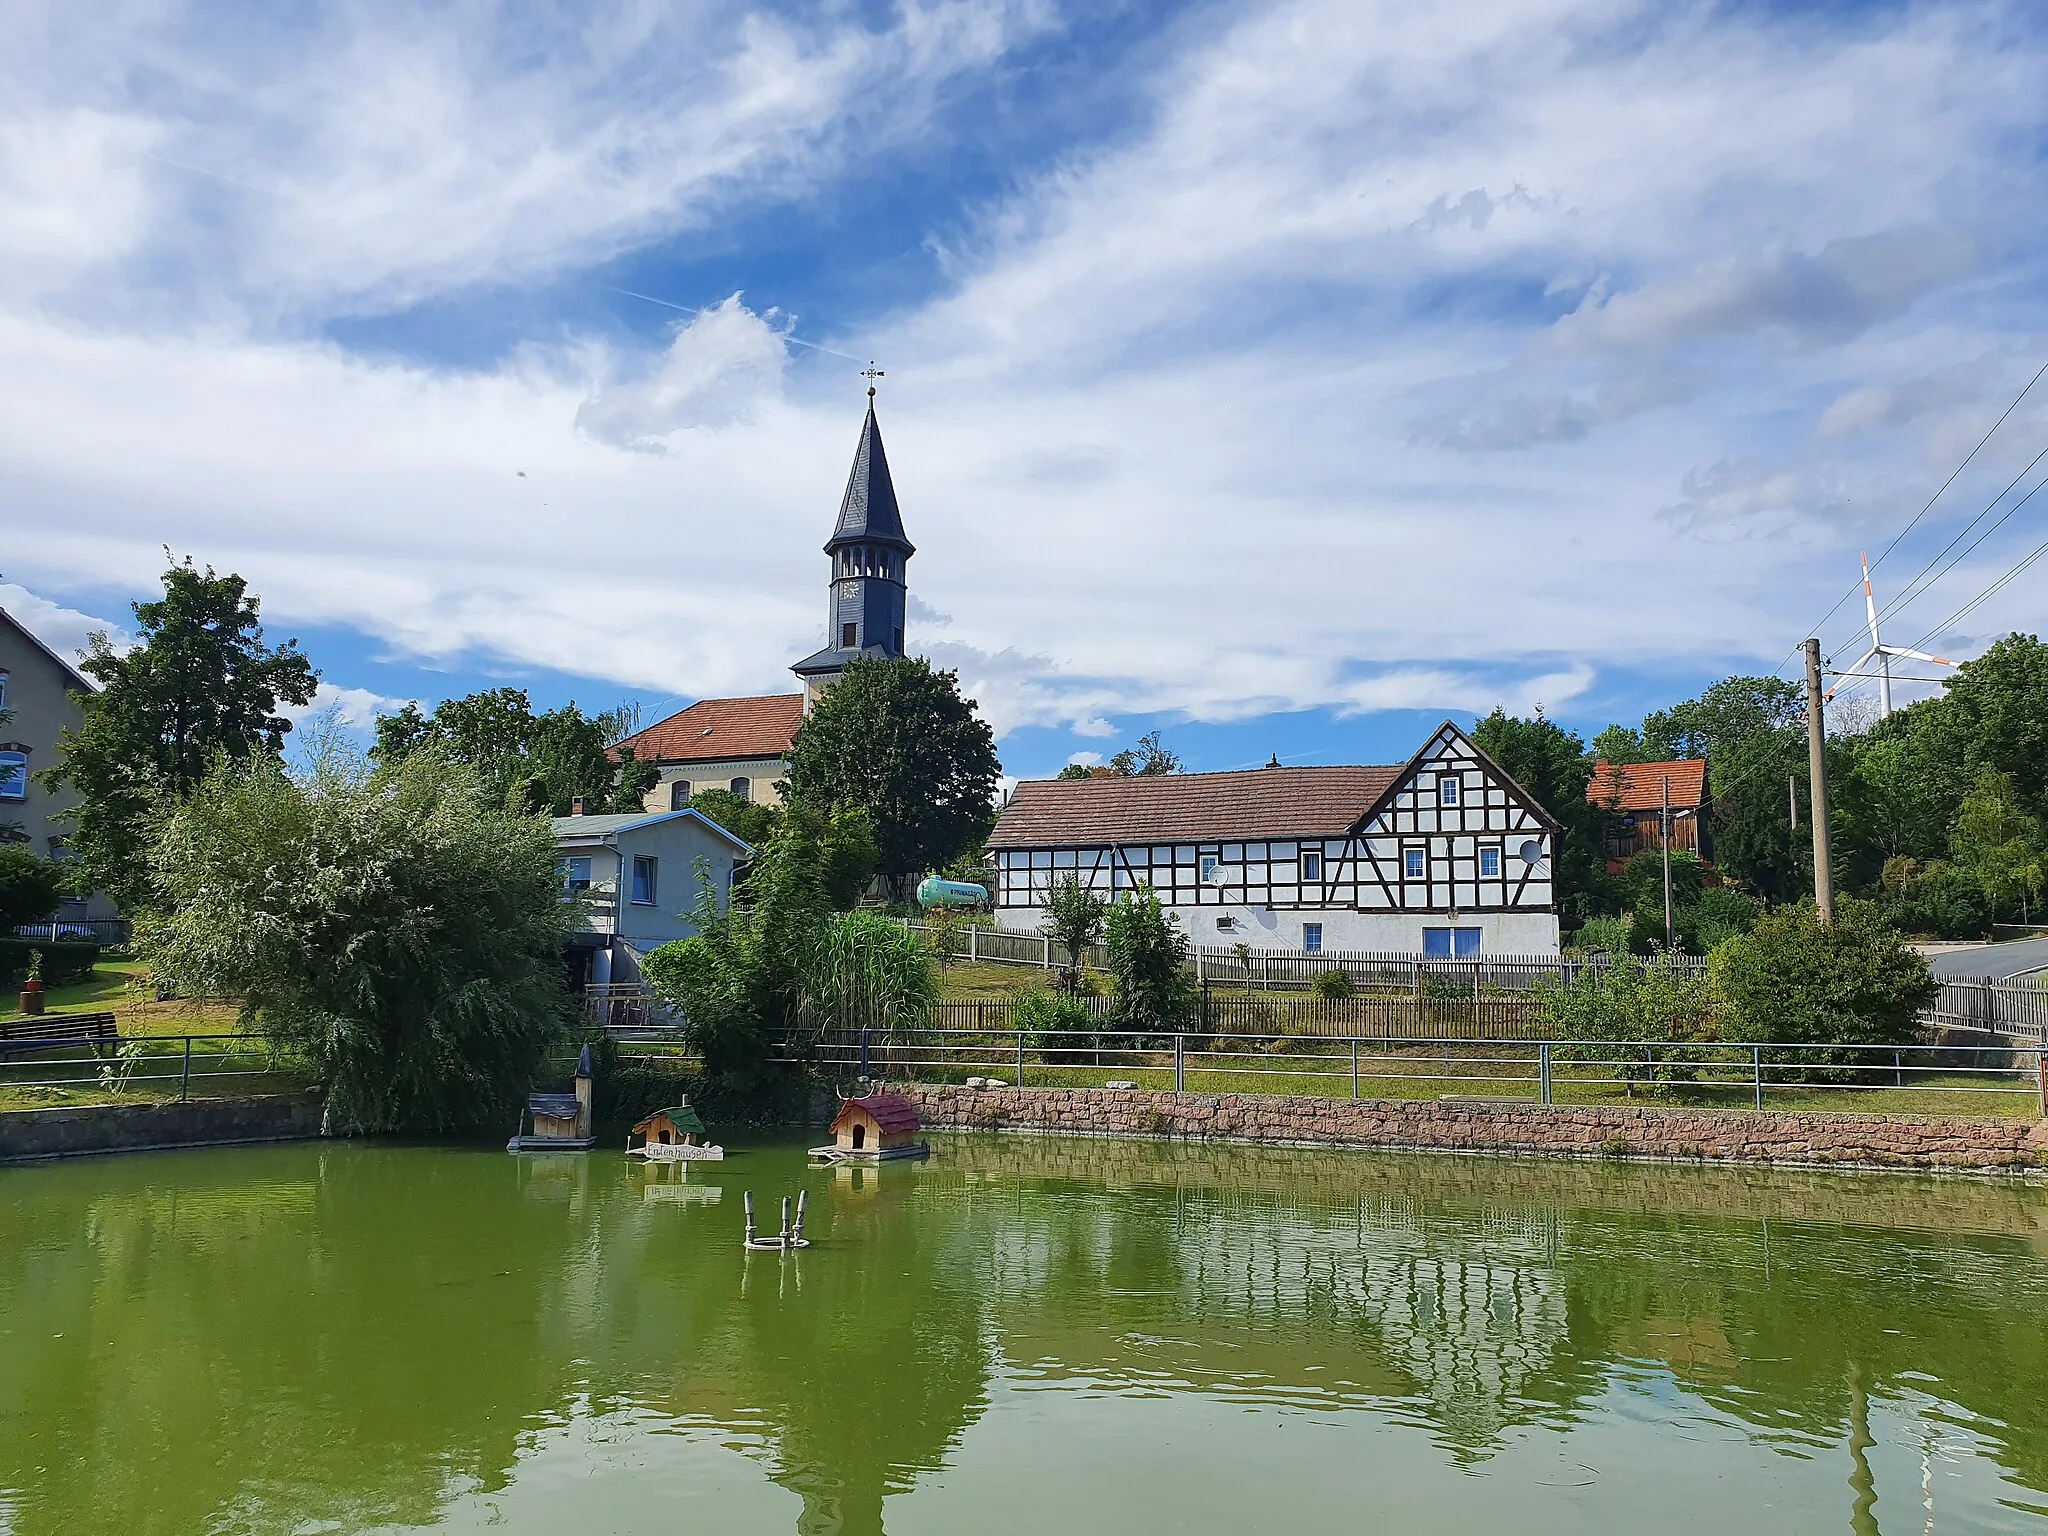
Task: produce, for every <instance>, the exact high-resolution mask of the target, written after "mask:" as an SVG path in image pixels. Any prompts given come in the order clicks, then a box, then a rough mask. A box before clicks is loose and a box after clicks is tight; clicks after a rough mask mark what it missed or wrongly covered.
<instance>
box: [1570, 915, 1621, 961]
mask: <svg viewBox="0 0 2048 1536" xmlns="http://www.w3.org/2000/svg"><path fill="white" fill-rule="evenodd" d="M1578 938H1579V948H1581V949H1584V950H1588V951H1591V952H1593V953H1605V954H1610V955H1620V954H1626V953H1627V952H1628V947H1629V920H1628V919H1627V918H1625V917H1589V918H1587V919H1586V921H1585V923H1584V924H1583V925H1582V926H1581V927H1580V929H1579V935H1578Z"/></svg>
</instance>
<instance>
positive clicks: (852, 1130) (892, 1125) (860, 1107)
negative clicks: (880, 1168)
mask: <svg viewBox="0 0 2048 1536" xmlns="http://www.w3.org/2000/svg"><path fill="white" fill-rule="evenodd" d="M919 1129H920V1127H919V1124H918V1118H917V1106H916V1105H914V1104H912V1103H911V1102H910V1100H908V1099H906V1098H905V1097H903V1095H902V1094H900V1093H871V1094H869V1095H867V1096H866V1097H865V1098H859V1099H843V1100H841V1101H840V1105H839V1113H838V1114H837V1115H836V1116H835V1117H834V1118H833V1121H832V1145H831V1146H829V1147H819V1148H817V1149H815V1151H814V1152H813V1154H812V1155H813V1156H815V1157H817V1158H819V1159H820V1160H822V1161H826V1162H850V1163H883V1162H892V1161H894V1160H896V1159H898V1158H909V1157H929V1156H930V1155H931V1150H932V1149H931V1148H930V1147H929V1146H927V1145H925V1143H924V1142H922V1141H919V1140H918V1139H917V1133H918V1130H919Z"/></svg>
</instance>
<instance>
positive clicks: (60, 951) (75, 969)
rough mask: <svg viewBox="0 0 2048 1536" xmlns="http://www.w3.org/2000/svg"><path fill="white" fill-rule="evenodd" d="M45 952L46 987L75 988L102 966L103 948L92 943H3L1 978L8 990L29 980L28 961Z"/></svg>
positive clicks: (0, 949)
mask: <svg viewBox="0 0 2048 1536" xmlns="http://www.w3.org/2000/svg"><path fill="white" fill-rule="evenodd" d="M37 950H40V951H42V956H43V985H44V986H46V987H69V986H76V985H77V984H78V983H79V982H81V981H85V980H87V979H88V978H90V977H91V975H92V968H93V967H94V966H95V965H97V964H98V963H99V958H100V947H99V945H98V944H97V943H95V942H94V941H92V940H90V939H56V940H51V939H16V938H5V939H0V978H4V980H5V983H6V985H7V986H9V987H13V986H18V985H19V984H20V983H21V982H22V981H24V980H25V979H27V976H28V957H29V956H30V954H32V953H34V952H35V951H37Z"/></svg>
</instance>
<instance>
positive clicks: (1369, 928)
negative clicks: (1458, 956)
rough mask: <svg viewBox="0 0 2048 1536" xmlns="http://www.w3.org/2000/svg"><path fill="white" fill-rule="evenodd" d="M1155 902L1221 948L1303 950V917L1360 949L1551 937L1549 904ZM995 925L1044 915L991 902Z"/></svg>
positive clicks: (1024, 923) (1547, 947)
mask: <svg viewBox="0 0 2048 1536" xmlns="http://www.w3.org/2000/svg"><path fill="white" fill-rule="evenodd" d="M1160 905H1161V907H1162V908H1163V909H1164V910H1165V911H1168V912H1171V913H1173V914H1174V915H1175V917H1177V918H1178V919H1179V921H1180V931H1181V932H1182V933H1184V934H1186V935H1187V936H1188V942H1189V943H1191V944H1200V945H1203V946H1204V947H1209V948H1229V947H1230V946H1232V945H1237V944H1249V945H1250V946H1251V947H1252V948H1253V949H1259V950H1275V951H1280V952H1283V953H1289V954H1300V953H1302V951H1303V947H1304V946H1303V943H1302V928H1303V925H1305V924H1308V923H1320V924H1322V927H1323V942H1322V947H1323V949H1324V950H1325V951H1332V950H1368V951H1371V952H1373V953H1376V954H1401V955H1413V954H1419V953H1421V951H1422V947H1423V939H1422V930H1423V929H1425V928H1451V927H1457V928H1477V929H1478V930H1479V931H1480V938H1479V950H1480V953H1481V954H1482V955H1555V954H1557V953H1558V948H1559V938H1558V926H1557V914H1556V913H1555V912H1472V913H1466V912H1460V913H1459V914H1458V919H1457V921H1456V923H1453V922H1452V921H1451V920H1450V916H1449V914H1448V913H1445V912H1359V911H1355V910H1353V909H1351V908H1348V907H1310V908H1290V909H1284V910H1281V911H1275V910H1273V909H1272V908H1270V907H1249V906H1220V907H1219V906H1208V905H1203V906H1175V905H1168V904H1167V903H1165V902H1163V901H1162V902H1161V903H1160ZM1221 917H1229V918H1231V919H1232V920H1233V921H1232V926H1231V927H1230V928H1228V929H1225V928H1219V927H1218V926H1217V920H1218V918H1221ZM995 918H996V926H997V927H998V928H1000V929H1002V930H1004V931H1005V932H1008V933H1029V934H1037V933H1038V932H1039V931H1040V926H1041V924H1042V922H1043V920H1044V915H1043V914H1042V913H1041V912H1040V911H1038V909H1036V908H1034V907H998V908H997V909H996V914H995Z"/></svg>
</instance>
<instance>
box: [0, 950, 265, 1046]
mask: <svg viewBox="0 0 2048 1536" xmlns="http://www.w3.org/2000/svg"><path fill="white" fill-rule="evenodd" d="M43 997H44V1004H43V1011H44V1013H46V1014H66V1013H111V1014H113V1015H114V1025H115V1028H117V1029H119V1030H120V1032H121V1033H122V1034H123V1035H125V1036H146V1035H219V1034H234V1033H236V1032H237V1031H238V1029H239V1024H238V1022H237V1019H236V1010H235V1005H234V1004H232V1003H218V1002H209V1003H195V1002H188V1001H186V1000H184V999H182V998H173V999H171V1000H170V1001H168V1002H158V1001H157V999H156V991H155V989H154V988H153V987H152V986H151V985H150V983H149V979H148V975H147V973H146V972H145V970H144V967H143V965H142V962H141V961H139V960H102V961H101V962H100V963H99V964H98V965H97V966H95V967H94V968H93V973H92V975H91V977H90V978H88V979H87V980H85V981H82V982H80V983H78V984H77V985H76V986H70V987H52V988H50V989H49V991H47V992H45V993H44V994H43ZM20 1013H21V1004H20V994H19V992H18V991H13V990H11V991H8V992H6V993H5V994H4V995H0V1019H12V1018H16V1017H18V1016H19V1015H20Z"/></svg>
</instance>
